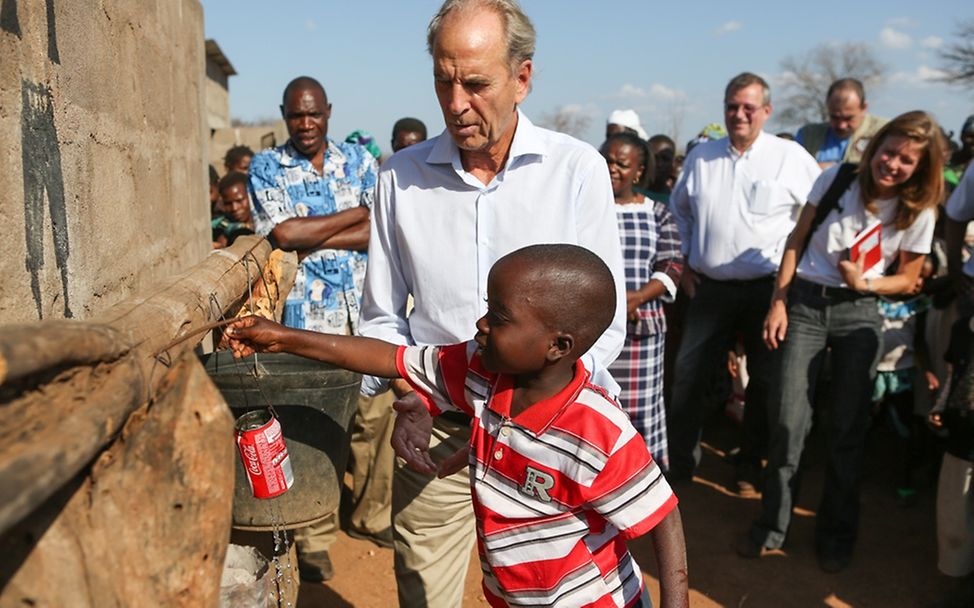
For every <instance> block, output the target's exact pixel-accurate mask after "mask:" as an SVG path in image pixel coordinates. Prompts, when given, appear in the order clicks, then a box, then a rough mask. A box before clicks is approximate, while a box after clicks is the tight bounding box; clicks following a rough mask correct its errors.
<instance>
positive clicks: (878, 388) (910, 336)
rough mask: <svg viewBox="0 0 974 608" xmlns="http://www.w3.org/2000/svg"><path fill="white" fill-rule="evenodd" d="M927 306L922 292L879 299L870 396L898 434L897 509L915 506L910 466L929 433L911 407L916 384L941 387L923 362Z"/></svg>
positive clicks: (928, 269)
mask: <svg viewBox="0 0 974 608" xmlns="http://www.w3.org/2000/svg"><path fill="white" fill-rule="evenodd" d="M935 264H936V262H935V259H934V258H932V257H930V256H927V259H926V260H925V261H924V264H923V269H922V270H921V272H920V277H921V278H922V279H923V280H927V279H929V278H930V277H932V276H933V274H934V272H935V271H936V268H935ZM930 305H931V301H930V297H929V296H928V295H926V294H925V293H920V294H917V295H915V296H911V297H908V298H906V299H898V300H897V299H881V300H880V301H879V314H880V316H881V317H882V321H883V326H882V332H883V333H882V338H883V343H882V348H881V349H880V360H879V364H878V365H877V366H876V381H875V384H874V385H873V398H872V399H873V403H874V404H875V407H876V411H877V412H885V414H886V416H887V417H888V419H889V421H890V424H891V425H892V427H893V430H894V431H895V433H896V435H897V438H898V441H897V453H898V458H897V464H896V467H897V472H896V484H897V485H896V494H897V504H899V505H900V506H901V507H910V506H913V505H914V504H916V488H915V484H914V479H913V468H914V466H915V465H916V462H915V460H916V458H917V457H919V455H920V446H921V445H922V444H923V443H924V441H923V440H924V437H925V435H926V434H927V429H926V425H925V424H924V421H923V418H922V417H921V416H920V415H918V414H917V413H916V411H915V407H914V401H915V399H914V394H915V392H914V386H915V384H916V383H920V385H921V386H920V387H918V388H925V389H926V390H928V391H935V390H937V389H938V388H939V386H940V381H939V380H938V379H937V376H936V375H935V374H934V373H933V372H932V371H930V366H929V365H928V364H927V363H926V361H927V357H926V353H927V349H926V340H925V338H924V328H925V326H926V315H927V311H928V310H929V309H930Z"/></svg>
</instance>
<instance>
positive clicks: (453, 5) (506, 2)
mask: <svg viewBox="0 0 974 608" xmlns="http://www.w3.org/2000/svg"><path fill="white" fill-rule="evenodd" d="M474 7H480V8H487V9H490V10H493V11H495V12H496V13H497V14H498V15H500V17H501V18H502V19H503V20H504V34H505V36H504V37H505V38H506V40H507V61H508V63H509V64H510V69H511V73H512V74H513V73H515V72H516V71H517V68H518V66H520V65H521V64H522V63H524V62H525V61H528V60H530V59H533V58H534V45H535V41H536V39H537V35H536V34H535V32H534V26H533V25H532V24H531V20H530V19H528V16H527V15H525V14H524V11H523V10H521V5H520V4H518V3H517V0H446V2H444V3H443V6H441V7H440V10H439V11H438V12H437V13H436V15H435V16H434V17H433V19H432V20H431V21H430V24H429V28H427V30H426V48H427V49H428V50H429V53H430V55H432V54H433V47H434V46H436V37H437V35H439V33H440V27H441V26H442V25H443V19H444V18H445V17H446V16H447V15H448V14H449V13H451V12H453V11H455V10H461V9H467V8H474Z"/></svg>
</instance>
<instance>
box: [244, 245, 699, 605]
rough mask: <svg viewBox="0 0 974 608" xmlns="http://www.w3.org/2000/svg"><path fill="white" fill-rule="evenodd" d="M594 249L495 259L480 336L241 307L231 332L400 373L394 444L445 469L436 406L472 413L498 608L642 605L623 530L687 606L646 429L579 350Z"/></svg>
mask: <svg viewBox="0 0 974 608" xmlns="http://www.w3.org/2000/svg"><path fill="white" fill-rule="evenodd" d="M614 302H615V288H614V284H613V280H612V275H611V273H610V272H609V269H608V268H607V267H606V266H605V264H604V263H603V262H602V260H601V259H599V258H598V256H596V255H595V254H593V253H592V252H590V251H588V250H586V249H583V248H581V247H577V246H574V245H535V246H531V247H525V248H523V249H520V250H518V251H515V252H514V253H511V254H508V255H506V256H504V257H503V258H501V259H500V260H498V261H497V263H496V264H495V265H494V266H493V268H491V271H490V274H489V275H488V278H487V314H485V315H484V316H483V317H482V318H481V319H480V320H478V321H477V334H476V337H475V338H474V340H471V341H470V342H467V343H465V344H456V345H453V346H397V345H394V344H389V343H387V342H382V341H380V340H374V339H369V338H362V337H353V336H339V335H328V334H321V333H316V332H309V331H302V330H296V329H290V328H286V327H283V326H281V325H278V324H276V323H273V322H270V321H266V320H264V319H259V318H256V317H246V318H244V319H241V320H239V321H236V322H235V323H233V324H231V325H230V326H228V329H227V332H226V334H227V337H228V341H229V345H230V348H231V349H232V350H233V352H234V356H236V357H241V356H247V355H250V354H252V353H253V352H256V351H267V352H281V351H286V352H291V353H294V354H297V355H301V356H304V357H309V358H314V359H318V360H321V361H327V362H330V363H334V364H335V365H338V366H341V367H344V368H346V369H351V370H354V371H358V372H361V373H367V374H372V375H376V376H383V377H403V378H405V379H406V380H407V381H408V382H409V383H410V384H411V385H412V386H413V387H414V388H415V389H416V392H417V394H418V395H419V396H420V397H421V398H422V399H423V401H424V402H425V404H426V408H428V409H423V408H418V409H412V408H410V407H409V406H404V405H397V409H398V411H399V416H398V417H397V419H396V429H395V431H394V434H393V446H394V447H395V449H396V452H397V453H398V454H399V455H400V456H401V457H402V458H403V459H405V460H406V462H407V464H409V466H411V467H413V468H414V469H416V470H418V471H421V472H425V473H428V474H432V473H434V472H436V471H437V468H436V466H435V465H434V464H433V462H432V460H431V458H430V456H429V452H428V447H429V437H430V431H431V429H432V418H431V417H430V414H434V415H435V414H439V413H441V412H443V411H447V410H456V409H459V410H461V411H463V412H465V413H468V414H470V415H472V416H473V417H474V429H473V433H472V436H471V440H470V479H471V494H472V498H473V502H474V513H475V515H476V518H477V534H478V540H479V542H478V548H479V553H480V558H481V564H482V568H483V571H484V581H483V587H484V594H485V596H486V598H487V601H488V602H489V603H490V604H491V605H492V606H508V605H545V606H563V607H565V608H570V607H577V606H583V605H584V606H589V605H591V606H625V607H642V606H649V605H650V604H649V603H648V601H649V596H648V593H647V591H646V587H645V584H644V583H643V579H642V574H641V572H640V570H639V567H638V565H637V564H636V562H635V560H634V559H633V558H632V555H630V553H629V550H628V549H627V547H626V540H628V539H631V538H635V537H637V536H640V535H642V534H644V533H646V532H649V533H650V535H651V537H652V540H653V547H654V550H655V554H656V560H657V563H658V566H659V574H660V594H661V598H662V605H663V606H688V589H687V565H686V547H685V544H684V539H683V527H682V523H681V520H680V513H679V509H678V508H677V506H676V503H677V499H676V496H675V495H674V494H673V492H672V491H671V490H670V487H669V485H668V484H667V482H666V479H665V478H664V477H663V474H662V471H661V470H660V468H659V466H657V465H656V463H655V462H654V461H653V459H652V457H651V456H650V454H649V452H648V451H647V450H646V445H645V443H643V439H642V437H641V436H640V435H639V433H637V432H636V429H635V428H633V426H632V423H631V422H629V419H628V417H627V416H626V415H625V413H624V412H623V411H622V410H621V409H619V407H618V405H617V404H616V403H615V402H614V401H612V400H611V398H609V397H608V396H607V395H606V394H605V393H604V391H602V390H601V389H599V388H598V387H595V386H593V385H591V384H589V383H588V376H589V373H588V372H587V371H586V370H585V368H584V366H583V365H582V363H581V362H580V361H579V358H580V357H581V356H582V354H584V353H585V351H587V350H588V349H589V348H590V347H591V346H592V344H594V343H595V341H596V340H597V339H598V337H599V336H600V335H601V334H602V332H604V331H605V329H606V328H607V327H608V326H609V324H610V323H611V320H612V314H613V310H614Z"/></svg>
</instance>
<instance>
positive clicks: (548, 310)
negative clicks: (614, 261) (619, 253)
mask: <svg viewBox="0 0 974 608" xmlns="http://www.w3.org/2000/svg"><path fill="white" fill-rule="evenodd" d="M514 258H518V259H520V260H522V261H524V262H527V263H528V264H530V266H531V269H532V273H533V274H532V277H531V279H532V284H533V286H534V287H535V289H536V292H535V295H537V296H538V298H537V302H538V303H537V305H536V307H535V308H536V310H538V311H539V312H540V314H541V316H542V317H543V319H544V321H545V323H546V324H547V325H548V327H549V328H550V329H553V330H557V331H562V332H565V333H570V334H572V335H573V336H574V337H575V353H574V356H575V357H576V358H578V357H580V356H582V355H583V354H585V352H586V351H587V350H588V349H589V348H591V347H592V345H593V344H595V342H596V341H597V340H598V339H599V337H600V336H601V335H602V334H603V333H604V332H605V330H606V329H607V328H608V327H609V325H611V324H612V319H613V318H614V317H615V310H616V288H615V281H614V280H613V278H612V272H611V271H610V270H609V267H608V266H606V264H605V262H603V261H602V258H600V257H599V256H597V255H596V254H594V253H592V252H591V251H589V250H588V249H586V248H584V247H580V246H578V245H569V244H567V243H558V244H545V245H529V246H527V247H523V248H521V249H518V250H516V251H514V252H512V253H509V254H507V255H506V256H504V257H503V258H501V259H500V260H498V261H497V263H498V264H499V263H500V262H501V261H503V260H505V259H514Z"/></svg>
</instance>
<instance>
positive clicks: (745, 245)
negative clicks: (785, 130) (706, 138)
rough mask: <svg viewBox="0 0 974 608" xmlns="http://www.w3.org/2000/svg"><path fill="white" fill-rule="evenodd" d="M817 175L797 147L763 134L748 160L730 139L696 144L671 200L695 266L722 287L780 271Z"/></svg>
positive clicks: (816, 168)
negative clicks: (720, 282) (784, 255)
mask: <svg viewBox="0 0 974 608" xmlns="http://www.w3.org/2000/svg"><path fill="white" fill-rule="evenodd" d="M820 173H821V169H819V166H818V164H817V163H816V162H815V159H814V158H812V157H811V155H809V154H808V152H806V151H805V149H804V148H802V147H801V146H800V145H798V144H796V143H795V142H793V141H787V140H784V139H781V138H780V137H776V136H774V135H770V134H768V133H765V132H763V131H762V132H761V133H760V134H758V138H757V139H756V140H754V143H753V144H751V147H750V148H748V149H747V150H746V151H744V152H743V153H741V152H738V151H737V150H735V149H734V147H733V146H732V145H731V143H730V140H729V139H727V138H724V139H719V140H716V141H710V142H705V143H702V144H699V145H697V147H695V148H694V149H693V150H692V151H691V152H690V154H689V156H687V159H686V162H685V163H684V166H683V173H682V175H681V176H680V179H679V180H678V181H677V183H676V186H675V187H674V188H673V193H672V194H671V195H670V206H671V209H672V212H673V216H674V218H675V219H676V223H677V226H678V227H679V229H680V238H681V241H682V247H683V254H684V256H687V260H688V262H689V264H690V267H691V268H693V269H694V270H695V271H697V272H700V273H703V274H704V275H706V276H708V277H710V278H712V279H717V280H723V281H726V280H734V279H737V280H746V279H755V278H759V277H763V276H768V275H770V274H773V273H774V272H776V271H777V270H778V265H779V264H780V263H781V255H782V253H784V247H785V241H786V240H787V238H788V235H789V234H790V233H791V231H792V229H794V227H795V222H796V221H797V220H798V215H799V213H800V212H801V208H802V206H803V205H804V204H805V201H806V200H807V197H808V193H809V191H811V189H812V184H813V183H814V182H815V178H817V177H818V176H819V174H820Z"/></svg>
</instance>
